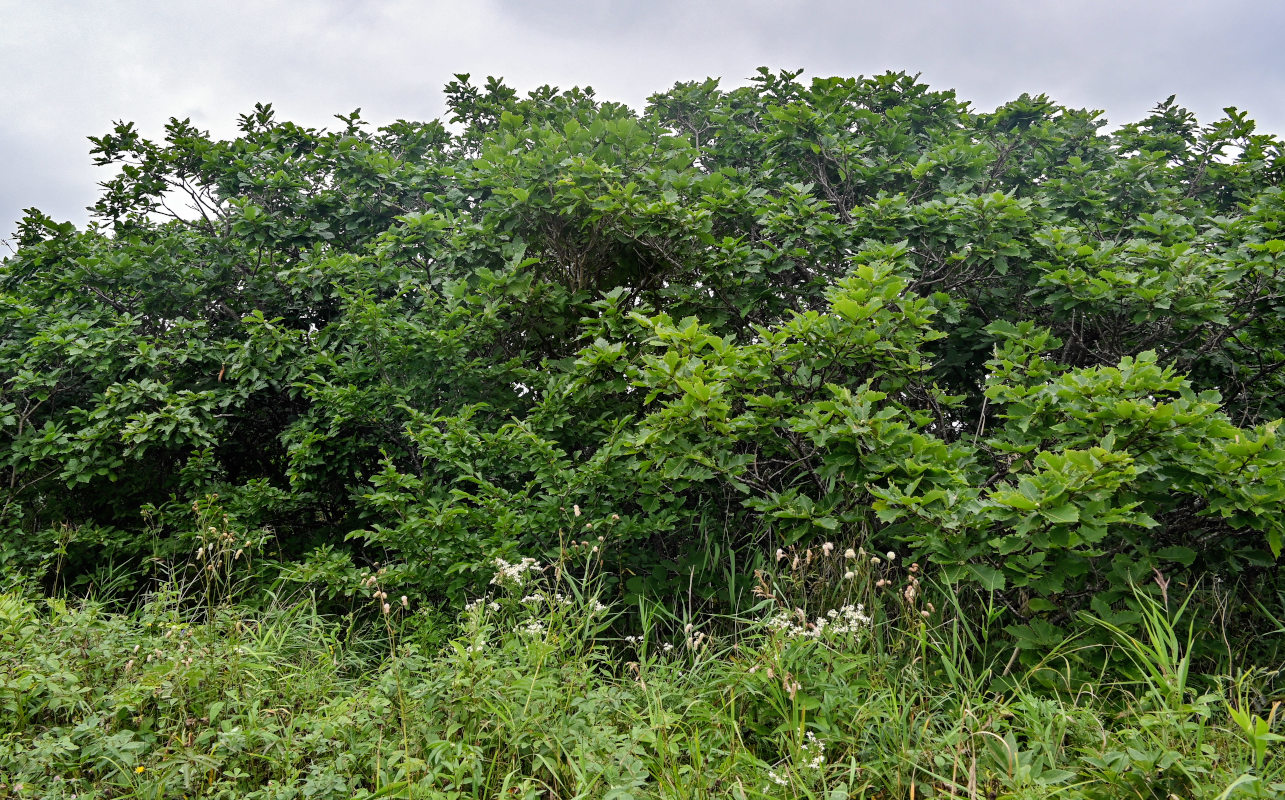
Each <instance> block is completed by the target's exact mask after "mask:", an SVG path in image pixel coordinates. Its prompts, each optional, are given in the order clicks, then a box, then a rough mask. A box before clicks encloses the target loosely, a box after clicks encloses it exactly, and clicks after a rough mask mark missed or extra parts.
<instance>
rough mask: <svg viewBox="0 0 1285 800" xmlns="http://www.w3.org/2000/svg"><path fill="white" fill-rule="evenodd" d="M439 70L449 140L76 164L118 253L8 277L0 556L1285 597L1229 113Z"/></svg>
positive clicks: (1254, 237)
mask: <svg viewBox="0 0 1285 800" xmlns="http://www.w3.org/2000/svg"><path fill="white" fill-rule="evenodd" d="M457 77H458V80H457V81H455V82H452V83H451V84H449V85H448V86H447V87H446V96H447V100H448V105H449V109H450V117H449V119H448V120H446V121H444V122H442V121H434V122H428V123H416V122H406V121H398V122H396V123H394V124H391V125H388V126H385V127H382V128H379V129H372V128H371V127H370V126H369V125H367V124H366V123H364V122H363V121H362V120H361V119H360V117H359V115H358V113H357V112H353V113H352V114H351V115H348V116H340V117H339V120H340V123H341V124H340V125H339V126H338V127H336V128H335V129H334V130H329V131H324V130H316V129H311V128H304V127H300V126H298V125H295V124H292V123H290V122H282V121H279V120H277V119H276V117H275V116H274V114H273V111H272V109H271V107H270V106H266V105H265V106H258V107H256V108H255V110H254V111H253V113H250V114H247V115H245V116H243V117H242V118H241V120H240V135H239V137H238V138H236V139H234V140H230V141H218V140H215V139H212V138H211V137H210V136H209V135H208V134H206V133H204V132H202V131H199V130H197V129H195V128H194V127H192V125H191V124H190V123H189V122H187V121H183V120H171V122H170V123H169V125H168V126H167V128H166V135H165V137H164V139H163V140H160V141H150V140H148V139H145V138H143V137H142V136H141V135H140V134H139V133H138V132H137V130H136V129H135V127H134V126H133V125H132V124H120V125H118V126H117V127H116V128H115V130H113V131H112V132H110V133H108V134H106V135H104V136H102V137H98V138H94V139H93V140H92V141H93V153H94V156H95V158H96V159H97V161H98V163H99V164H101V165H103V166H105V167H110V168H112V169H113V172H112V175H113V177H111V178H110V179H109V180H107V181H105V182H104V183H103V184H102V194H101V199H100V200H99V201H98V203H97V205H96V206H95V207H94V209H93V210H94V213H95V218H96V220H97V222H96V223H95V224H93V225H91V226H90V227H89V228H88V229H85V230H79V229H76V228H74V227H73V226H71V225H69V224H60V223H57V222H55V221H54V220H52V219H49V218H48V217H46V216H45V215H43V214H41V213H39V212H38V211H35V210H32V211H30V212H29V214H28V216H27V217H26V218H25V219H24V220H23V222H22V223H21V226H20V230H19V236H18V241H19V248H18V250H17V252H16V253H14V254H12V255H11V256H10V257H8V258H7V259H6V260H5V261H4V263H3V266H2V267H0V430H2V431H3V435H2V436H0V465H3V469H4V474H3V481H2V482H0V527H2V529H3V545H0V562H3V564H4V565H5V566H7V567H9V568H24V569H33V568H36V567H37V566H38V565H42V564H43V565H44V567H45V568H46V569H48V570H50V571H49V574H50V575H51V576H52V574H53V566H52V565H53V564H54V562H55V561H56V562H57V570H58V571H59V573H60V574H61V575H62V576H63V577H64V579H67V580H76V579H79V580H82V581H95V580H99V581H101V580H103V579H104V578H103V571H104V566H103V565H104V564H108V563H112V562H117V563H123V562H136V561H140V560H144V559H149V558H159V559H162V560H163V559H164V558H165V557H167V556H169V555H173V554H177V553H184V552H188V551H190V550H191V549H193V547H194V546H193V542H194V541H195V540H196V537H197V536H198V535H199V534H200V531H201V530H202V526H204V525H207V524H209V522H210V520H211V519H214V518H215V517H218V518H219V519H221V520H223V523H222V524H226V525H229V526H231V527H233V528H236V529H237V530H240V531H244V532H247V533H252V532H257V533H255V535H262V536H266V537H269V538H270V540H271V542H272V543H273V546H274V547H275V548H276V549H277V550H278V551H279V558H280V562H279V563H280V564H281V565H283V566H288V567H289V570H288V571H289V574H290V575H292V576H293V577H295V578H297V579H307V580H315V581H320V582H322V583H324V584H326V585H329V586H331V587H333V590H334V591H340V590H346V589H344V588H343V587H348V586H350V587H354V588H355V586H356V581H355V580H351V579H350V578H349V575H350V574H351V573H352V571H353V570H354V569H355V567H356V566H360V565H365V564H370V563H373V562H380V563H382V564H384V565H385V566H386V567H387V569H388V570H389V581H390V583H395V584H399V585H404V586H415V587H418V588H419V589H420V590H421V591H422V592H429V593H433V594H436V595H438V596H442V597H458V596H460V595H461V594H463V593H466V592H468V591H470V590H472V589H474V588H475V587H476V585H477V583H478V581H479V580H480V579H481V576H483V575H484V576H485V577H489V572H485V573H483V572H481V571H479V570H480V567H481V565H483V564H484V563H486V561H487V560H488V559H489V558H491V557H494V556H496V555H500V556H506V557H512V556H514V555H516V554H526V553H532V552H540V551H546V550H548V549H550V548H555V547H557V546H559V544H561V543H565V542H566V541H568V540H570V539H573V538H574V539H591V538H596V537H597V536H598V535H599V534H601V535H603V536H604V537H610V538H611V542H612V544H613V549H612V558H615V559H618V561H619V564H620V567H621V575H623V576H626V577H627V579H626V580H624V581H623V585H622V586H621V587H620V588H621V590H622V591H625V592H630V593H637V592H644V591H646V592H661V593H664V592H672V593H675V594H678V593H682V594H683V596H684V597H689V596H690V595H691V593H692V591H693V587H695V591H696V592H697V593H698V594H702V593H703V594H705V595H706V596H705V597H704V599H705V600H706V601H708V602H712V603H719V602H725V601H728V600H731V599H734V597H735V595H736V594H737V593H738V592H739V591H741V590H742V589H741V588H740V587H742V586H743V584H744V581H740V580H738V579H737V576H745V575H747V574H748V572H749V571H750V570H751V569H752V568H753V566H754V565H755V564H756V563H761V561H762V559H764V558H771V557H772V555H771V554H772V553H774V552H775V550H776V548H778V547H784V548H788V547H790V546H792V545H800V546H801V545H805V544H807V543H810V542H815V541H823V540H833V541H835V542H840V543H843V544H844V546H847V545H848V544H851V545H853V546H854V547H855V546H865V547H867V548H871V549H877V550H879V551H881V552H882V551H884V550H895V551H897V552H899V553H902V554H903V556H906V557H912V558H914V559H917V560H919V561H920V562H922V563H923V564H925V565H931V566H926V568H928V569H931V571H932V574H934V575H936V576H939V577H940V578H941V579H943V580H950V581H964V582H968V583H972V584H975V585H977V586H979V587H981V588H982V589H984V590H989V591H992V592H995V596H996V597H998V598H999V599H1000V600H1001V601H1002V602H1003V603H1004V604H1005V605H1007V606H1008V607H1009V608H1011V609H1012V610H1013V611H1014V613H1016V614H1018V615H1020V616H1021V617H1023V618H1025V619H1027V620H1029V621H1036V620H1039V621H1041V624H1043V625H1058V624H1062V623H1063V622H1064V621H1065V620H1066V618H1067V617H1066V616H1065V615H1066V612H1067V611H1068V610H1069V609H1074V608H1077V607H1085V606H1087V605H1088V604H1089V603H1093V605H1094V607H1095V608H1096V609H1097V611H1098V613H1100V614H1105V613H1108V611H1109V609H1110V608H1111V606H1112V604H1113V603H1114V602H1115V601H1116V600H1118V599H1119V598H1120V597H1121V596H1122V595H1123V594H1127V593H1128V591H1129V585H1130V583H1141V582H1145V581H1147V580H1149V579H1150V576H1152V575H1153V574H1156V572H1154V571H1158V572H1159V573H1162V574H1164V575H1169V576H1172V575H1177V574H1186V575H1190V576H1191V577H1193V578H1195V577H1198V576H1199V575H1201V574H1203V573H1205V572H1213V573H1216V574H1218V575H1219V576H1221V579H1223V580H1226V581H1234V582H1237V585H1238V586H1241V587H1242V588H1243V589H1244V590H1246V591H1248V590H1249V589H1259V590H1261V589H1264V588H1268V589H1278V588H1279V585H1278V582H1277V580H1278V579H1277V567H1276V564H1277V558H1278V557H1279V555H1280V551H1281V543H1282V533H1283V532H1285V515H1282V513H1281V509H1282V501H1285V475H1283V474H1282V469H1283V466H1282V464H1283V461H1282V454H1283V452H1285V450H1283V449H1282V444H1281V442H1280V440H1279V439H1278V437H1277V427H1278V426H1279V424H1280V420H1281V418H1282V416H1285V321H1283V317H1285V272H1283V271H1282V267H1283V266H1285V194H1282V189H1281V183H1282V178H1283V177H1285V154H1283V153H1282V144H1281V141H1280V140H1279V139H1276V138H1274V137H1272V136H1268V135H1263V134H1260V133H1256V132H1255V128H1254V124H1253V122H1252V121H1250V120H1248V119H1247V118H1246V117H1245V115H1244V114H1242V113H1241V112H1239V111H1237V110H1235V109H1227V112H1226V114H1227V116H1226V117H1225V118H1224V119H1222V120H1220V121H1217V122H1215V123H1213V124H1207V125H1203V126H1202V125H1200V124H1198V122H1197V121H1196V120H1195V119H1194V118H1193V116H1192V115H1191V114H1190V113H1189V112H1187V111H1186V110H1184V109H1182V108H1181V107H1179V106H1178V105H1176V104H1175V103H1174V101H1173V98H1170V99H1169V100H1167V101H1165V102H1163V103H1161V104H1160V105H1159V106H1158V107H1157V108H1156V109H1155V111H1154V112H1153V113H1152V115H1151V116H1149V117H1147V118H1146V119H1144V120H1141V121H1140V122H1137V123H1133V124H1128V125H1124V126H1122V127H1120V128H1118V129H1117V130H1115V131H1113V132H1106V130H1105V129H1104V120H1103V119H1102V118H1101V115H1100V114H1099V113H1098V112H1092V111H1083V110H1076V109H1070V108H1066V107H1063V106H1060V105H1057V104H1056V103H1054V102H1053V101H1051V100H1049V99H1048V98H1046V97H1044V96H1039V97H1029V96H1026V95H1023V96H1022V97H1020V98H1018V99H1017V100H1014V101H1013V102H1011V103H1009V104H1007V105H1005V106H1003V107H1001V108H999V109H996V110H995V111H993V112H989V113H979V112H977V111H974V110H972V109H970V108H969V107H968V105H967V104H966V103H963V102H961V101H959V100H958V99H957V98H956V97H955V96H954V94H953V93H952V92H948V91H946V92H943V91H934V90H932V89H931V88H929V87H928V86H925V85H924V84H922V83H919V82H918V81H917V80H916V78H914V77H911V76H907V75H904V74H886V75H880V76H877V77H872V78H857V79H849V78H824V79H816V80H812V81H811V82H803V81H800V80H799V75H798V74H797V73H791V72H784V73H772V72H769V71H767V70H762V71H760V73H759V75H758V77H757V78H756V79H755V80H754V81H753V82H752V83H751V84H750V85H748V86H746V87H743V88H738V89H732V90H724V89H721V88H720V87H719V84H718V82H717V81H714V80H708V81H703V82H694V83H685V84H678V85H676V86H674V87H673V88H672V89H670V90H669V91H666V92H663V93H660V94H657V95H655V96H653V97H652V98H651V99H650V102H649V105H648V107H647V108H646V110H645V111H644V112H642V113H637V112H635V111H632V110H630V109H629V108H626V107H624V106H621V105H618V104H614V103H604V102H599V101H598V100H596V99H595V98H594V96H593V94H592V92H591V91H588V90H578V89H576V90H571V91H558V90H556V89H551V88H547V87H546V88H541V89H539V90H536V91H534V92H532V93H530V94H529V95H527V96H525V97H523V96H519V95H518V94H517V93H516V92H514V91H513V90H512V89H510V88H508V87H506V86H505V85H503V84H502V83H500V82H498V81H495V80H489V81H488V82H487V83H486V84H485V86H478V85H475V84H473V83H471V82H470V81H469V79H468V76H465V75H461V76H457ZM580 513H583V514H584V516H583V517H581V516H579V514H580ZM617 517H618V519H617ZM224 518H226V519H224ZM585 520H593V521H594V524H597V525H598V527H596V528H594V529H593V530H592V531H585V530H584V528H585ZM602 521H605V524H606V527H607V528H608V530H607V531H603V530H600V528H602V527H603V524H601V522H602ZM264 563H266V562H264ZM628 576H632V577H628ZM709 578H716V580H708V579H709ZM703 587H717V588H708V589H704V588H703ZM1029 630H1039V628H1038V627H1031V628H1029Z"/></svg>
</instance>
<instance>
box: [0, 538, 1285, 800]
mask: <svg viewBox="0 0 1285 800" xmlns="http://www.w3.org/2000/svg"><path fill="white" fill-rule="evenodd" d="M220 552H221V551H220ZM232 553H233V555H235V551H232ZM895 556H896V554H895V553H889V554H878V555H871V554H867V553H865V552H864V551H860V550H853V549H848V548H842V547H836V546H830V545H827V546H824V547H817V548H813V549H810V550H799V551H789V552H786V551H781V552H778V554H777V558H776V563H775V569H772V570H763V571H761V572H760V573H759V574H758V576H757V586H756V587H755V589H754V596H755V598H756V600H757V605H755V606H754V607H753V608H750V609H746V610H745V611H743V612H741V613H739V614H737V615H735V616H726V617H706V616H696V615H693V614H691V613H688V612H676V611H674V610H672V609H667V608H661V607H657V606H653V605H651V604H648V603H646V602H643V603H641V604H640V605H639V606H637V607H628V608H626V607H621V606H618V605H615V604H613V603H612V602H610V600H609V599H608V598H607V597H605V596H604V595H603V591H604V587H606V586H608V585H610V584H609V582H607V581H604V575H603V574H602V563H603V562H602V560H601V553H600V552H598V546H597V545H595V544H593V543H589V542H586V543H584V545H583V546H575V547H573V548H571V549H569V550H565V551H563V553H562V556H561V557H560V558H558V559H555V560H554V561H553V562H552V563H541V562H539V561H536V560H534V559H523V560H521V561H518V562H515V563H510V562H507V561H504V560H502V559H497V560H496V563H495V567H496V573H495V579H494V580H493V582H492V588H491V592H490V593H489V594H487V595H485V596H483V597H479V598H476V599H475V600H474V601H473V602H472V603H471V604H470V605H469V606H468V607H467V609H466V610H464V611H463V612H462V614H461V615H460V616H459V618H458V619H457V620H456V621H455V623H454V624H452V625H451V626H449V629H448V630H446V631H443V629H442V623H441V622H440V620H441V618H442V617H441V615H440V614H438V613H436V612H435V611H434V610H433V609H421V608H417V607H416V604H415V602H414V600H413V599H412V598H408V597H401V596H391V595H390V594H389V592H388V591H387V589H386V588H385V587H384V586H382V583H383V580H384V576H383V575H382V574H381V573H380V572H378V571H377V570H376V571H373V572H369V573H367V574H366V575H365V576H364V578H363V581H362V586H361V589H362V591H363V592H364V593H365V595H366V598H367V599H368V601H369V607H366V608H360V609H355V610H354V613H353V614H351V615H349V616H347V617H342V618H336V617H327V616H323V615H322V614H321V613H320V612H319V611H318V605H317V603H315V602H314V601H313V600H312V599H311V598H309V597H306V596H304V597H295V598H293V599H289V600H287V599H285V598H274V599H271V600H270V601H269V602H266V603H263V602H261V603H259V604H258V605H257V607H256V608H254V609H253V610H252V609H251V608H250V607H249V606H247V605H245V604H244V603H238V602H237V601H236V592H235V591H232V590H231V588H232V587H234V582H232V581H230V580H223V582H222V583H221V584H218V585H220V586H223V587H224V589H223V590H222V591H212V590H211V586H212V585H214V584H216V583H217V582H218V581H219V580H220V578H219V576H220V574H221V573H220V570H221V569H229V570H230V568H231V567H232V566H234V565H235V563H236V559H233V558H231V557H230V558H229V559H225V560H224V561H220V562H219V564H221V565H222V566H219V567H215V568H214V569H211V568H210V567H209V562H208V560H206V561H202V562H201V563H205V566H204V567H201V563H197V564H196V565H195V566H196V568H198V569H201V570H203V571H202V572H199V573H197V574H201V575H202V578H201V579H200V580H193V579H187V580H184V579H181V578H180V577H179V576H175V577H172V578H171V579H170V580H169V581H167V582H165V583H164V584H162V585H161V586H160V587H159V588H157V589H156V590H155V591H154V592H153V593H152V594H151V595H150V596H149V597H148V598H147V599H146V600H145V601H144V602H143V603H142V604H141V605H139V606H138V607H137V608H135V609H132V610H129V611H121V610H119V609H117V610H113V609H111V608H110V607H108V606H106V605H104V604H103V603H101V602H97V601H94V600H79V601H71V600H68V599H57V598H46V597H41V596H38V595H35V594H33V593H24V592H23V591H20V590H11V591H8V592H6V593H4V594H2V595H0V715H2V716H0V719H2V720H3V726H2V728H0V798H10V797H46V798H84V799H85V800H88V798H109V797H110V798H127V797H128V798H170V797H224V798H265V799H266V798H274V799H285V798H345V799H347V798H375V797H406V798H436V799H444V798H471V797H477V798H482V797H486V798H495V797H503V798H614V799H615V800H623V799H624V798H661V797H664V798H704V797H731V798H768V797H806V798H826V799H827V800H830V799H832V798H849V797H851V798H942V797H957V798H1045V797H1060V798H1108V797H1111V798H1114V797H1135V798H1151V797H1157V798H1170V797H1183V798H1185V797H1202V798H1219V799H1222V798H1250V797H1280V796H1285V763H1282V760H1281V759H1280V758H1279V754H1278V750H1279V742H1280V740H1281V738H1282V737H1281V733H1280V732H1281V728H1282V725H1281V722H1280V716H1281V714H1280V713H1279V711H1278V708H1279V705H1280V701H1278V700H1272V699H1271V697H1270V695H1268V694H1265V692H1266V691H1268V690H1267V688H1266V687H1269V686H1270V685H1271V683H1272V681H1271V678H1272V677H1273V676H1271V675H1265V674H1262V673H1254V672H1250V673H1245V674H1238V675H1235V676H1217V675H1204V674H1195V673H1193V672H1192V671H1191V662H1190V659H1189V656H1190V645H1191V641H1192V637H1193V636H1195V635H1196V634H1195V631H1196V629H1197V628H1196V626H1197V625H1198V624H1199V621H1198V620H1195V619H1193V618H1190V617H1189V611H1188V609H1187V607H1186V606H1185V605H1183V604H1176V605H1175V606H1174V607H1169V606H1167V605H1166V604H1165V603H1163V602H1161V601H1159V600H1153V599H1151V598H1150V596H1149V595H1147V594H1145V593H1142V592H1138V594H1137V608H1138V609H1140V613H1141V614H1142V615H1143V617H1144V623H1145V624H1144V625H1143V626H1142V627H1141V630H1142V631H1143V633H1142V634H1141V635H1133V634H1129V633H1126V632H1125V631H1123V630H1121V629H1118V628H1115V627H1114V626H1113V625H1112V623H1110V622H1109V621H1105V620H1102V621H1099V623H1098V624H1099V625H1100V626H1102V627H1103V628H1104V629H1106V630H1108V631H1110V632H1111V634H1112V638H1111V640H1110V643H1107V644H1101V643H1097V642H1095V643H1092V644H1085V643H1079V642H1077V641H1066V642H1063V643H1061V644H1060V645H1057V646H1054V647H1052V648H1049V649H1047V650H1046V651H1045V652H1043V653H1042V654H1041V655H1040V656H1039V657H1038V658H1036V659H1035V660H1033V661H1030V660H1028V659H1025V658H1017V657H1005V656H1004V655H1003V652H1002V651H996V650H994V649H991V648H988V647H987V646H986V645H987V641H986V639H987V637H988V636H989V633H988V630H987V624H988V623H987V620H988V617H987V616H986V615H985V614H982V615H978V614H976V613H967V612H965V610H964V606H963V604H962V603H961V601H960V598H959V596H958V595H956V594H954V593H952V592H951V591H950V590H949V587H946V586H942V585H939V584H937V583H935V582H933V581H932V580H930V579H929V578H928V577H927V576H925V575H923V574H922V573H921V571H920V568H919V566H918V565H917V564H910V565H904V564H900V563H898V562H897V561H896V559H895ZM225 562H226V563H225ZM1166 600H1167V598H1166ZM443 642H444V644H443ZM1087 665H1097V669H1098V670H1099V672H1098V673H1097V675H1096V677H1095V678H1093V679H1092V680H1086V679H1084V675H1085V673H1086V669H1088V666H1087Z"/></svg>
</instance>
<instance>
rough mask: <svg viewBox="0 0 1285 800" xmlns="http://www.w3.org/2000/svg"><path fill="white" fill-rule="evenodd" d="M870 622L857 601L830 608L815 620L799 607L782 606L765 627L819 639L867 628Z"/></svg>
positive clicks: (794, 635)
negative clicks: (790, 608) (854, 603)
mask: <svg viewBox="0 0 1285 800" xmlns="http://www.w3.org/2000/svg"><path fill="white" fill-rule="evenodd" d="M870 623H871V619H870V617H869V616H868V615H867V614H866V609H865V606H863V605H862V604H860V603H858V604H856V605H846V606H843V607H842V608H832V609H830V610H829V611H827V612H826V613H825V615H823V616H819V617H817V618H816V619H815V620H809V619H808V618H807V615H806V614H805V613H804V611H803V609H801V608H796V609H794V610H793V611H791V610H788V609H784V608H783V609H780V610H778V611H777V612H776V613H775V614H774V615H772V616H771V617H769V618H768V620H767V627H768V629H770V630H773V631H780V632H782V633H784V634H785V635H786V636H788V637H791V638H798V639H821V638H823V637H825V636H826V635H834V636H838V635H841V634H845V633H858V632H861V631H864V630H867V629H868V628H869V627H870Z"/></svg>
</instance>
